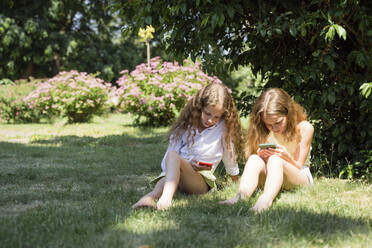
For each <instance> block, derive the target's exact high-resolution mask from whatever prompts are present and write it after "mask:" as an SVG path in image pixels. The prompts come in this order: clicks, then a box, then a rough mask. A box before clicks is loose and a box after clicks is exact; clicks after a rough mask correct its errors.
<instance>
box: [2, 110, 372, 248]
mask: <svg viewBox="0 0 372 248" xmlns="http://www.w3.org/2000/svg"><path fill="white" fill-rule="evenodd" d="M166 131H167V129H166V128H138V127H134V126H132V125H131V119H130V117H128V116H125V115H119V114H116V115H110V116H107V117H105V118H96V119H94V121H93V122H92V123H89V124H74V125H62V124H61V123H56V124H27V125H26V124H24V125H8V124H1V125H0V223H1V225H0V246H1V247H141V246H146V245H147V246H148V247H368V246H369V245H370V244H371V243H372V186H371V185H370V184H363V183H360V182H352V181H347V180H340V179H330V178H315V183H314V185H313V186H312V187H310V188H302V189H297V190H294V191H289V192H281V193H280V195H279V196H278V198H277V200H276V201H275V202H274V205H273V207H272V208H271V209H270V210H269V211H266V212H264V213H263V214H260V215H257V214H254V213H252V212H251V211H249V208H250V207H251V206H252V204H253V203H254V201H255V199H257V196H258V195H259V194H260V192H257V194H256V195H254V197H253V198H251V199H250V200H249V201H248V202H241V203H238V204H236V205H235V206H232V207H229V206H221V205H218V204H217V202H218V201H219V200H222V199H226V198H227V197H230V196H233V195H234V193H235V192H236V190H237V185H234V184H228V183H225V182H224V179H223V177H222V174H223V173H222V172H223V170H219V171H220V176H219V185H220V189H219V190H218V191H214V192H210V193H208V194H206V195H203V196H187V195H184V194H181V193H177V194H176V196H175V199H174V204H173V207H172V208H171V209H169V210H168V211H166V212H161V211H154V210H151V209H144V210H137V211H133V210H131V205H132V204H133V203H134V202H136V200H138V199H139V198H140V197H141V196H142V195H143V194H144V193H146V192H148V191H149V190H150V189H151V188H150V186H149V182H150V181H151V179H152V178H154V177H155V176H157V175H158V173H159V172H160V161H161V159H162V156H163V153H164V151H165V149H166V146H167V143H166V142H164V138H163V137H164V134H165V133H166Z"/></svg>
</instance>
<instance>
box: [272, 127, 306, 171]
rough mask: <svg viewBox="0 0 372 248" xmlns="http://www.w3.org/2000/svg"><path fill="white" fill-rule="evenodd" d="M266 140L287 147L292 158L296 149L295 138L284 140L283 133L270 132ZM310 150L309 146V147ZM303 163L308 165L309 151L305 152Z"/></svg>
mask: <svg viewBox="0 0 372 248" xmlns="http://www.w3.org/2000/svg"><path fill="white" fill-rule="evenodd" d="M267 142H268V143H274V144H279V145H282V146H284V147H285V148H286V149H287V151H288V152H289V153H290V154H291V156H292V158H294V157H295V155H296V149H297V146H298V143H297V142H296V141H295V140H292V141H286V139H285V138H284V137H283V135H280V134H276V133H274V132H270V134H269V136H268V138H267ZM310 150H311V147H310ZM303 165H304V166H310V151H309V153H308V154H307V157H306V160H305V163H304V164H303Z"/></svg>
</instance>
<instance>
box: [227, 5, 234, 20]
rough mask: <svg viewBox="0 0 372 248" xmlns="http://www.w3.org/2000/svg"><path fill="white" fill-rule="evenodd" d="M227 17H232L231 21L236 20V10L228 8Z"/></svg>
mask: <svg viewBox="0 0 372 248" xmlns="http://www.w3.org/2000/svg"><path fill="white" fill-rule="evenodd" d="M227 15H228V16H229V17H230V19H233V18H234V9H233V8H232V7H231V6H229V7H227Z"/></svg>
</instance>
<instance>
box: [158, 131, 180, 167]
mask: <svg viewBox="0 0 372 248" xmlns="http://www.w3.org/2000/svg"><path fill="white" fill-rule="evenodd" d="M173 138H174V136H173V134H172V135H171V136H170V137H169V145H168V148H167V151H166V152H165V154H164V157H163V160H162V161H161V170H162V171H165V158H166V157H167V155H168V153H169V152H170V151H175V152H177V153H180V149H181V145H182V137H181V138H180V139H178V140H177V141H175V140H174V139H173Z"/></svg>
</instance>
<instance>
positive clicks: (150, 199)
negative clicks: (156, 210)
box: [132, 177, 165, 209]
mask: <svg viewBox="0 0 372 248" xmlns="http://www.w3.org/2000/svg"><path fill="white" fill-rule="evenodd" d="M164 182H165V178H164V177H163V178H161V179H160V180H159V181H158V182H157V183H156V185H155V187H154V189H153V190H152V191H151V192H150V193H147V194H146V195H144V196H143V197H142V198H141V199H139V201H138V202H136V203H135V204H134V205H133V206H132V208H133V209H138V208H144V207H154V206H155V200H157V199H159V197H160V196H161V193H162V192H163V188H164Z"/></svg>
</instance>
